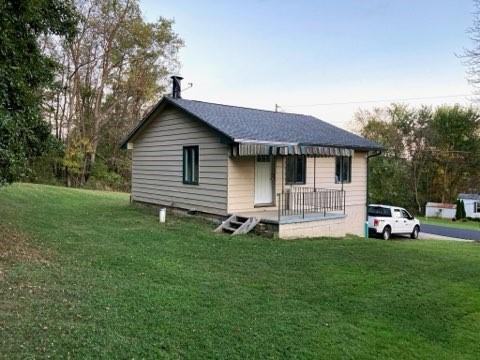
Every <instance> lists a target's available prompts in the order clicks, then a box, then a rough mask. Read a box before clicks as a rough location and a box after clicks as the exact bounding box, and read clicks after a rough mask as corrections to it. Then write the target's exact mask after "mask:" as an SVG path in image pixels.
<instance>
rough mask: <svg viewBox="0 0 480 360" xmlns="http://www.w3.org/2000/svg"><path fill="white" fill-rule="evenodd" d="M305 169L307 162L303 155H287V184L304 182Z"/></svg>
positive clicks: (301, 183)
mask: <svg viewBox="0 0 480 360" xmlns="http://www.w3.org/2000/svg"><path fill="white" fill-rule="evenodd" d="M306 171H307V162H306V157H305V156H301V155H295V156H288V157H287V168H286V175H285V177H286V183H287V184H289V185H293V184H298V185H303V184H305V177H306V176H305V174H306Z"/></svg>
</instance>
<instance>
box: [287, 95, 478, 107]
mask: <svg viewBox="0 0 480 360" xmlns="http://www.w3.org/2000/svg"><path fill="white" fill-rule="evenodd" d="M466 96H472V94H458V95H439V96H424V97H411V98H396V99H377V100H363V101H345V102H331V103H317V104H304V105H284V106H283V107H285V108H299V107H314V106H331V105H354V104H367V103H380V102H396V101H412V100H429V99H430V100H431V99H446V98H458V97H466Z"/></svg>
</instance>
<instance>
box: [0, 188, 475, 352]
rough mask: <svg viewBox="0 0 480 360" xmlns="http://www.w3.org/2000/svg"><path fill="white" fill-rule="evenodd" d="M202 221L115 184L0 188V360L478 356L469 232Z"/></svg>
mask: <svg viewBox="0 0 480 360" xmlns="http://www.w3.org/2000/svg"><path fill="white" fill-rule="evenodd" d="M212 228H213V227H212V225H211V224H209V223H206V222H202V221H200V220H194V219H184V218H174V217H171V216H169V217H168V223H167V224H166V225H160V224H158V222H157V217H156V216H155V214H153V213H152V212H151V211H149V210H146V209H142V208H138V207H135V206H132V205H130V204H129V202H128V195H125V194H119V193H105V192H94V191H87V190H71V189H66V188H61V187H52V186H40V185H28V184H15V185H12V186H8V187H5V188H2V189H0V231H1V234H0V249H2V253H1V254H2V256H0V271H1V272H0V357H2V358H6V359H12V358H22V359H23V358H46V357H52V358H68V357H70V358H78V359H89V358H129V359H133V358H135V359H139V358H154V359H159V358H167V359H179V358H186V359H209V358H215V359H252V358H259V359H264V358H274V359H278V358H288V359H291V358H297V359H302V358H311V359H318V358H346V359H348V358H351V359H361V358H364V359H367V358H399V359H400V358H401V359H405V358H412V359H427V358H430V359H446V358H448V359H460V358H461V359H468V358H470V359H475V358H478V354H479V353H480V343H479V342H478V334H479V333H480V281H479V276H478V274H480V247H479V246H478V245H477V244H475V243H457V242H449V241H411V240H404V241H382V240H363V239H359V238H352V239H345V240H334V239H319V240H298V241H280V240H269V239H264V238H261V237H255V236H253V235H251V236H239V237H229V236H225V235H222V234H214V233H213V232H212Z"/></svg>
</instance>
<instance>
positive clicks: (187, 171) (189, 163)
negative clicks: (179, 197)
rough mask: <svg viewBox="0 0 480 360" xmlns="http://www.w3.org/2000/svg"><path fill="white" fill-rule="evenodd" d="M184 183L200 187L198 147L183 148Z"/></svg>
mask: <svg viewBox="0 0 480 360" xmlns="http://www.w3.org/2000/svg"><path fill="white" fill-rule="evenodd" d="M183 183H184V184H189V185H198V146H184V147H183Z"/></svg>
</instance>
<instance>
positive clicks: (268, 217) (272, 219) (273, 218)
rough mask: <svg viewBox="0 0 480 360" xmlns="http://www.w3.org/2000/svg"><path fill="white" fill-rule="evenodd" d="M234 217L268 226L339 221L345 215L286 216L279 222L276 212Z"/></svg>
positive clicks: (260, 211)
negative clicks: (253, 219) (251, 218)
mask: <svg viewBox="0 0 480 360" xmlns="http://www.w3.org/2000/svg"><path fill="white" fill-rule="evenodd" d="M235 214H236V215H239V216H243V217H255V218H257V219H259V220H260V222H264V223H270V224H293V223H299V222H309V221H318V220H332V219H341V218H344V217H345V214H344V213H343V211H342V212H329V213H326V214H325V215H324V214H323V213H310V214H305V217H303V216H302V215H288V216H282V217H281V218H280V222H279V221H278V211H277V210H267V211H262V210H256V211H240V212H236V213H235Z"/></svg>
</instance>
